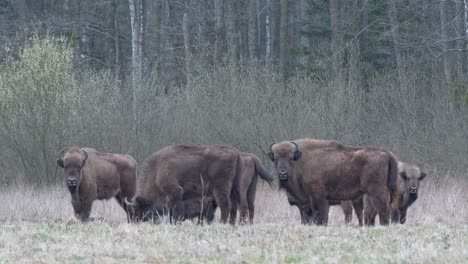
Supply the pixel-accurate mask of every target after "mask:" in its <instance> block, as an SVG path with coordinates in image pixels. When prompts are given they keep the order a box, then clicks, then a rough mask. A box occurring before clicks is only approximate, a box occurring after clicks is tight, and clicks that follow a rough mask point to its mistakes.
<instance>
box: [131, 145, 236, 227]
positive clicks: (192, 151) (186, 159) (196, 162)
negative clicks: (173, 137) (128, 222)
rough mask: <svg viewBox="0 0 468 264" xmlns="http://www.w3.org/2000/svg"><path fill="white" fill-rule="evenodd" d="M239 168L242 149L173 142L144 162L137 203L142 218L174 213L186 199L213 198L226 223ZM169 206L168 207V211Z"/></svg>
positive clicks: (135, 205)
mask: <svg viewBox="0 0 468 264" xmlns="http://www.w3.org/2000/svg"><path fill="white" fill-rule="evenodd" d="M239 171H240V152H239V151H238V150H237V149H235V148H234V147H232V146H225V145H201V146H195V145H173V146H169V147H165V148H163V149H161V150H159V151H158V152H155V153H153V154H152V155H151V156H150V157H149V158H147V159H146V161H145V162H144V164H143V174H144V180H143V186H142V189H141V190H139V193H138V195H137V197H136V199H135V202H134V203H128V204H129V205H130V206H132V207H133V209H134V214H135V216H136V217H137V219H139V220H143V221H145V220H149V219H151V218H152V217H153V216H155V215H156V216H157V215H163V214H167V213H168V211H169V212H171V214H173V212H174V210H175V209H177V208H181V207H184V205H183V202H184V200H189V199H192V198H198V199H199V200H201V198H202V197H203V196H206V197H212V198H213V199H214V201H215V202H216V204H217V206H219V208H220V210H221V222H223V223H226V222H227V219H228V216H229V213H230V210H231V203H230V194H231V190H232V185H233V181H234V177H235V176H236V175H237V174H238V172H239ZM166 208H168V210H165V209H166Z"/></svg>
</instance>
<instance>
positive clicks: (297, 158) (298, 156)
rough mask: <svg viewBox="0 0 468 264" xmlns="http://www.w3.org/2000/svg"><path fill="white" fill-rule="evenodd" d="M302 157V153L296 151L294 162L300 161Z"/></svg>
mask: <svg viewBox="0 0 468 264" xmlns="http://www.w3.org/2000/svg"><path fill="white" fill-rule="evenodd" d="M301 157H302V152H301V151H299V150H296V151H295V152H294V158H293V159H294V161H297V160H299V159H300V158H301Z"/></svg>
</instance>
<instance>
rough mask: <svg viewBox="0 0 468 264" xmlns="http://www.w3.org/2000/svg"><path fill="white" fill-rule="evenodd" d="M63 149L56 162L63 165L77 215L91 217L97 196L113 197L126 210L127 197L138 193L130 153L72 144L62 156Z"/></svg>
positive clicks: (104, 198)
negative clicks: (99, 150) (102, 150)
mask: <svg viewBox="0 0 468 264" xmlns="http://www.w3.org/2000/svg"><path fill="white" fill-rule="evenodd" d="M63 151H65V150H62V151H60V152H59V154H58V156H59V158H58V159H57V165H58V166H59V167H61V168H63V169H64V172H65V177H66V178H67V187H68V190H69V191H70V194H71V198H72V206H73V210H74V212H75V215H76V216H77V218H78V219H80V220H82V221H86V220H88V218H89V214H90V213H91V207H92V205H93V202H94V201H95V200H107V199H110V198H112V197H115V199H116V200H117V202H118V203H119V204H120V206H122V208H123V209H124V210H125V212H126V213H127V210H126V208H125V203H124V201H125V199H127V198H128V199H132V198H133V196H134V195H135V193H136V167H137V163H136V161H135V160H134V159H133V158H132V157H131V156H129V155H121V154H111V153H99V152H97V151H96V150H95V149H92V148H79V147H70V148H68V149H67V150H66V151H65V154H64V155H63V157H61V155H60V154H61V153H63ZM127 217H128V214H127Z"/></svg>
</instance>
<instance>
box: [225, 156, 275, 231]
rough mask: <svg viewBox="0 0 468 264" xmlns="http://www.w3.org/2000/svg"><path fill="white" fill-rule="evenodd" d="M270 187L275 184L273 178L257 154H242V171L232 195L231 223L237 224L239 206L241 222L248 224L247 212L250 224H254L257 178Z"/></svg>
mask: <svg viewBox="0 0 468 264" xmlns="http://www.w3.org/2000/svg"><path fill="white" fill-rule="evenodd" d="M258 175H259V176H260V178H261V179H262V180H264V181H266V182H268V183H269V184H270V185H271V184H272V183H273V176H272V175H271V174H270V172H268V170H266V169H265V167H263V165H262V163H261V162H260V160H259V159H258V157H257V156H256V155H255V154H252V153H244V152H242V153H241V170H240V173H239V175H238V176H237V177H236V178H235V184H234V186H235V188H234V189H233V193H232V195H231V206H232V208H231V215H230V219H229V220H230V223H231V224H235V222H236V217H237V206H238V205H239V211H240V217H239V222H240V223H241V224H244V223H245V222H246V216H247V210H248V215H249V223H250V224H253V219H254V214H255V205H254V204H255V194H256V192H257V178H258V177H257V176H258Z"/></svg>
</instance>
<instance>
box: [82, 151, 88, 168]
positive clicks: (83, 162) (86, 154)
mask: <svg viewBox="0 0 468 264" xmlns="http://www.w3.org/2000/svg"><path fill="white" fill-rule="evenodd" d="M81 151H83V153H84V154H85V158H84V160H83V161H82V162H81V167H82V168H83V166H84V165H85V162H86V160H87V159H88V153H87V152H86V151H84V149H81Z"/></svg>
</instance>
